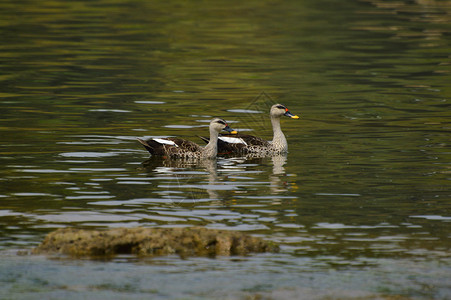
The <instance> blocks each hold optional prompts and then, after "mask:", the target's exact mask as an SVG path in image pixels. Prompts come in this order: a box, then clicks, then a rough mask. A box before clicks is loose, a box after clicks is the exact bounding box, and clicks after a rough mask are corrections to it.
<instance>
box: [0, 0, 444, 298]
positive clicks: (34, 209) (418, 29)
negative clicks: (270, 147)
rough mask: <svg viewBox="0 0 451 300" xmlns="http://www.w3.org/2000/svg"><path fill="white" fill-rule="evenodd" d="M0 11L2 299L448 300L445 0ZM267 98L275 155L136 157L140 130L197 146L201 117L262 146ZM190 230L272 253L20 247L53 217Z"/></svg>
mask: <svg viewBox="0 0 451 300" xmlns="http://www.w3.org/2000/svg"><path fill="white" fill-rule="evenodd" d="M0 8H1V9H0V63H1V66H2V68H1V69H0V86H1V88H0V110H1V115H2V117H1V118H0V162H1V164H0V165H1V168H0V204H1V205H0V216H1V218H0V231H1V237H0V249H1V251H0V265H1V268H0V269H1V271H0V282H2V284H1V285H0V286H1V287H0V291H1V292H2V294H5V295H8V297H9V298H21V299H28V298H30V299H32V298H35V297H36V293H39V294H40V295H42V297H44V298H52V297H53V298H61V297H64V298H68V299H69V298H73V299H76V298H80V297H85V298H90V299H104V298H106V297H108V298H111V299H123V298H133V299H142V298H149V297H150V298H167V299H174V298H177V297H178V298H183V297H186V298H193V299H209V298H212V297H213V298H225V297H229V298H232V299H234V298H238V299H240V298H245V297H253V296H255V295H256V294H259V295H260V296H262V297H272V298H275V299H292V298H299V299H301V298H302V297H304V298H303V299H324V298H327V297H329V298H328V299H330V297H341V298H344V299H348V298H350V299H351V298H352V299H354V298H356V297H361V298H364V299H366V298H368V299H373V298H375V297H385V296H389V295H400V296H405V297H411V298H414V299H447V298H450V297H451V288H450V285H449V283H448V280H447V278H449V277H450V275H451V268H450V260H449V254H450V249H449V248H450V242H449V240H450V239H449V238H450V230H449V228H450V222H451V213H450V198H451V197H450V194H451V193H450V188H449V179H450V176H449V174H450V157H451V155H450V147H449V137H450V135H449V132H450V129H451V127H450V123H449V119H450V117H451V115H450V112H449V101H450V95H451V94H450V85H449V83H450V82H451V76H450V62H451V56H450V53H451V43H450V38H449V37H450V33H451V32H450V30H449V29H450V27H449V24H450V21H451V17H450V11H451V6H450V2H449V1H420V0H418V1H383V2H378V1H370V0H368V1H345V2H340V5H337V3H336V2H334V1H325V0H322V1H302V2H298V1H289V2H284V3H275V2H271V1H258V2H253V1H251V2H234V1H232V2H230V1H227V2H225V1H224V2H222V1H221V2H214V3H206V2H202V3H197V2H186V3H185V2H181V1H173V2H170V3H159V2H148V1H119V0H118V1H102V0H100V1H91V2H88V1H86V2H84V1H71V2H59V1H41V2H40V3H39V4H37V3H36V4H34V3H33V2H29V1H2V2H0ZM277 102H280V103H283V104H285V105H287V106H288V107H289V109H290V111H291V112H292V113H294V114H298V115H299V116H300V117H301V118H300V119H299V120H292V119H288V118H286V119H283V120H282V128H283V130H284V132H285V134H286V136H287V139H288V142H289V154H288V156H279V157H273V158H246V157H219V158H218V159H217V160H216V161H204V162H201V163H195V162H192V161H170V160H162V159H157V158H151V159H149V155H148V153H147V152H146V151H145V150H144V149H143V148H142V147H141V146H140V144H139V143H138V142H137V141H136V137H150V136H152V137H167V136H178V137H183V138H188V139H191V140H193V141H196V142H199V143H201V140H200V139H199V138H198V137H197V135H205V134H206V132H207V129H208V122H209V121H210V120H211V118H212V117H213V116H221V117H223V118H225V119H226V120H227V121H228V122H229V123H230V125H231V126H232V127H233V128H236V129H238V130H240V131H244V132H250V133H252V134H256V135H259V136H263V137H267V138H268V139H270V138H271V128H270V124H269V120H268V106H269V105H271V104H272V103H277ZM194 225H196V226H206V227H209V228H220V229H230V230H242V231H246V232H249V233H250V234H254V235H258V236H262V237H264V238H266V239H269V240H273V241H277V242H279V243H280V244H281V246H282V251H281V253H280V254H265V255H257V256H255V257H246V258H243V257H238V258H218V259H214V260H212V259H203V258H192V259H187V260H180V259H178V258H176V257H167V258H166V257H165V258H154V259H149V260H137V259H135V258H132V257H119V258H117V259H116V260H113V261H110V262H93V261H77V262H72V261H66V260H49V259H47V258H43V257H29V256H16V254H15V252H16V250H18V249H20V250H23V249H25V250H26V249H31V248H32V247H34V246H35V245H37V244H38V243H39V242H40V241H41V240H42V239H43V237H44V236H45V234H47V233H48V232H50V231H52V230H54V229H56V228H59V227H64V226H74V227H83V228H107V227H109V228H111V227H121V226H123V227H133V226H153V227H156V226H194ZM79 274H84V276H83V277H80V276H79ZM375 295H376V296H375ZM334 299H335V298H334Z"/></svg>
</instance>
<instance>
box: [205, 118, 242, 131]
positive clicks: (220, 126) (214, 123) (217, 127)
mask: <svg viewBox="0 0 451 300" xmlns="http://www.w3.org/2000/svg"><path fill="white" fill-rule="evenodd" d="M210 130H214V131H216V132H220V131H221V130H225V131H227V132H229V133H232V134H236V133H237V132H236V131H235V130H233V129H232V128H230V127H229V125H228V124H227V122H226V121H225V120H224V119H221V118H214V119H213V120H211V122H210Z"/></svg>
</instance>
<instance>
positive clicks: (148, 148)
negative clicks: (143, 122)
mask: <svg viewBox="0 0 451 300" xmlns="http://www.w3.org/2000/svg"><path fill="white" fill-rule="evenodd" d="M136 139H137V140H138V142H140V143H141V144H142V145H143V146H144V148H146V150H147V151H149V153H150V154H154V153H155V150H154V149H153V148H152V147H151V146H150V145H149V144H148V143H147V142H146V141H145V140H142V139H140V138H136Z"/></svg>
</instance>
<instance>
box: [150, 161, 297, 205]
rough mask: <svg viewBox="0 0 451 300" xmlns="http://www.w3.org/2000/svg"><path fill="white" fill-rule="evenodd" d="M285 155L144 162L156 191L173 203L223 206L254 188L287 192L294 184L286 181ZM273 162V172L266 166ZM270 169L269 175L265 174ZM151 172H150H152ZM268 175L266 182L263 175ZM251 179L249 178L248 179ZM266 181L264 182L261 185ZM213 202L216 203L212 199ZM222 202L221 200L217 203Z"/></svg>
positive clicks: (271, 192)
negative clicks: (153, 181)
mask: <svg viewBox="0 0 451 300" xmlns="http://www.w3.org/2000/svg"><path fill="white" fill-rule="evenodd" d="M286 163H287V156H286V155H284V154H281V155H275V156H272V157H218V158H217V159H206V160H198V159H183V160H180V159H179V160H171V159H159V158H150V159H148V160H146V161H145V162H143V163H142V165H143V167H144V169H145V170H147V171H148V172H151V174H152V176H156V177H159V176H164V177H162V178H159V179H158V189H157V190H156V191H154V192H156V193H158V194H160V195H161V196H162V197H163V198H166V199H169V200H170V201H171V202H172V203H173V204H179V205H186V204H196V203H200V202H205V201H208V202H210V204H211V205H214V204H219V205H223V204H224V203H223V202H228V201H232V200H234V199H236V198H237V196H239V197H241V196H246V195H249V193H252V191H255V190H258V191H259V192H258V193H259V194H261V192H260V191H263V192H262V193H264V190H268V189H269V194H270V195H274V196H276V195H280V194H281V193H284V192H287V191H288V190H289V188H290V187H291V185H290V184H289V182H288V181H287V179H288V178H289V177H288V176H287V174H286V171H285V167H284V165H285V164H286ZM270 165H272V172H271V171H269V170H268V169H267V168H265V167H264V166H270ZM265 169H266V170H268V171H269V172H268V173H269V175H267V176H268V177H266V176H264V173H266V172H265V171H263V172H262V170H265ZM149 174H150V173H149ZM262 175H263V176H264V177H266V178H268V179H269V180H268V182H267V183H266V184H264V181H265V180H263V182H262V180H261V176H262ZM250 178H251V179H252V180H249V179H250ZM262 183H263V185H262ZM211 201H214V202H211ZM216 201H219V202H221V203H217V202H216Z"/></svg>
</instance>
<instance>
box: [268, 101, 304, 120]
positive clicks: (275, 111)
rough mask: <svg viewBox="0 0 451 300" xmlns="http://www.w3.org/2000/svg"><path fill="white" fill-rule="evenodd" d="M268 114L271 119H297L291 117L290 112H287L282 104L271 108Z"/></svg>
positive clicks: (294, 116)
mask: <svg viewBox="0 0 451 300" xmlns="http://www.w3.org/2000/svg"><path fill="white" fill-rule="evenodd" d="M269 114H270V115H271V117H276V118H280V117H281V116H285V117H290V118H292V119H299V117H298V116H296V115H293V114H292V113H291V112H289V111H288V108H286V107H285V106H284V105H282V104H274V105H273V106H271V110H270V111H269Z"/></svg>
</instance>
